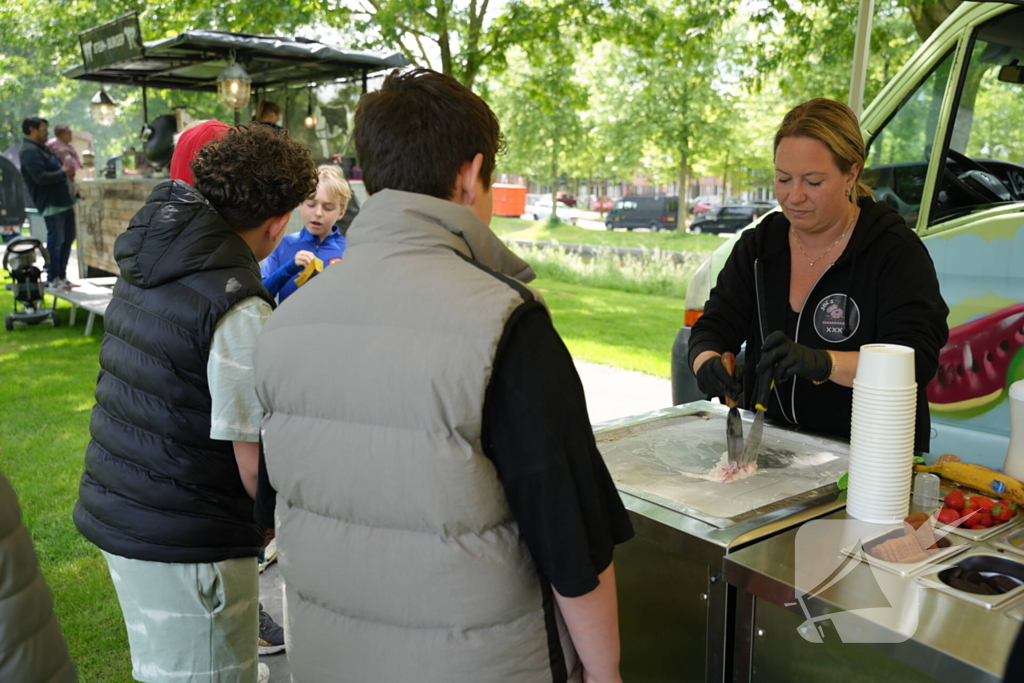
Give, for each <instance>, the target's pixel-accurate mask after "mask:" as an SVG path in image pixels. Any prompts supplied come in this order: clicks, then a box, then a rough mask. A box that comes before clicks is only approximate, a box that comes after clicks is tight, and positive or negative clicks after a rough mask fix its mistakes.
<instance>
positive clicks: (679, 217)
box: [676, 150, 690, 230]
mask: <svg viewBox="0 0 1024 683" xmlns="http://www.w3.org/2000/svg"><path fill="white" fill-rule="evenodd" d="M689 194H690V172H689V169H688V168H687V166H686V150H679V205H678V206H677V207H676V209H677V214H676V230H686V218H687V217H688V216H689V215H690V197H689Z"/></svg>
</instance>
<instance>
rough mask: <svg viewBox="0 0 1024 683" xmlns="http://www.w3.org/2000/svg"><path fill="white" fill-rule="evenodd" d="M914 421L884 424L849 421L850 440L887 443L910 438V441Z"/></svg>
mask: <svg viewBox="0 0 1024 683" xmlns="http://www.w3.org/2000/svg"><path fill="white" fill-rule="evenodd" d="M914 431H915V429H914V422H913V421H907V422H898V423H893V424H885V423H879V422H871V423H868V424H865V423H859V422H851V423H850V442H851V443H852V442H854V441H856V442H861V441H868V442H874V441H884V442H888V443H895V442H902V441H903V440H904V439H910V441H911V443H913V440H914Z"/></svg>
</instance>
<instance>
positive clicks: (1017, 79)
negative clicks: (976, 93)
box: [999, 59, 1024, 85]
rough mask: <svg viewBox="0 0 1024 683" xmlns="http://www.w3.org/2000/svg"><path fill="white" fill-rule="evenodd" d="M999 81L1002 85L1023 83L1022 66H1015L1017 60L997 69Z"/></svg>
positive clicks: (1023, 68) (1023, 72) (1023, 73)
mask: <svg viewBox="0 0 1024 683" xmlns="http://www.w3.org/2000/svg"><path fill="white" fill-rule="evenodd" d="M999 80H1000V81H1002V82H1003V83H1017V84H1018V85H1019V84H1022V83H1024V66H1020V65H1018V64H1017V60H1016V59H1015V60H1013V61H1012V62H1010V63H1009V64H1007V65H1006V66H1004V67H1000V69H999Z"/></svg>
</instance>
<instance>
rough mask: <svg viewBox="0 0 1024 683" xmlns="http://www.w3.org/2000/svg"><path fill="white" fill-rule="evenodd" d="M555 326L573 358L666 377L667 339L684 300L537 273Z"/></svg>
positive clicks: (673, 331) (672, 333) (668, 367)
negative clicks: (615, 289) (621, 290)
mask: <svg viewBox="0 0 1024 683" xmlns="http://www.w3.org/2000/svg"><path fill="white" fill-rule="evenodd" d="M530 286H532V287H533V288H535V289H538V290H539V291H540V292H541V293H542V294H543V295H544V301H545V302H547V305H548V308H549V309H550V310H551V317H552V319H553V320H554V322H555V328H556V329H557V330H558V333H559V334H561V335H562V338H563V339H564V340H565V343H566V346H568V347H569V351H570V352H571V353H572V355H573V358H576V359H578V360H585V361H590V362H592V363H602V364H604V365H612V366H615V367H619V368H625V369H626V370H636V371H638V372H645V373H647V374H649V375H656V376H658V377H664V378H666V379H667V378H669V377H671V374H672V370H671V354H672V342H673V341H674V340H675V338H676V333H677V332H678V331H679V326H680V325H681V324H682V321H683V302H682V300H680V299H676V298H673V297H667V296H651V295H649V294H631V293H626V292H618V291H613V290H608V289H597V288H594V287H584V286H581V285H572V284H567V283H563V282H558V281H556V280H548V279H544V278H537V279H536V280H534V281H533V282H531V283H530Z"/></svg>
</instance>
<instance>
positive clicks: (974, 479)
mask: <svg viewBox="0 0 1024 683" xmlns="http://www.w3.org/2000/svg"><path fill="white" fill-rule="evenodd" d="M914 471H915V472H931V473H933V474H937V475H939V476H940V477H945V478H946V479H949V480H951V481H955V482H957V483H958V484H963V485H964V486H966V487H968V488H972V489H976V490H978V491H984V492H986V493H993V494H995V495H997V496H1000V497H1002V498H1006V499H1007V500H1010V501H1012V502H1014V503H1017V504H1018V505H1024V482H1020V481H1018V480H1016V479H1014V478H1013V477H1008V476H1006V475H1005V474H1001V473H999V472H995V471H993V470H990V469H988V468H987V467H982V466H981V465H971V464H968V463H966V462H944V463H941V464H937V465H934V466H932V467H928V466H925V465H914Z"/></svg>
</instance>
